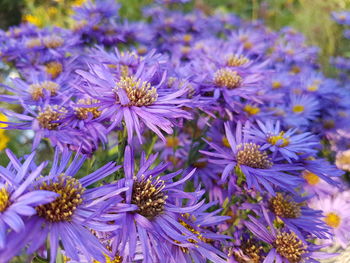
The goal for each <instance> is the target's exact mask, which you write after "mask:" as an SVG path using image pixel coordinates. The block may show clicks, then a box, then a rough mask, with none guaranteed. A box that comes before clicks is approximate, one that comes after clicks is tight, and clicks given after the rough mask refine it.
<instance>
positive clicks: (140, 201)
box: [131, 178, 168, 220]
mask: <svg viewBox="0 0 350 263" xmlns="http://www.w3.org/2000/svg"><path fill="white" fill-rule="evenodd" d="M164 187H165V184H164V181H163V180H160V179H159V178H157V179H156V180H155V181H152V178H148V179H145V178H142V179H141V180H140V181H134V184H133V186H132V200H131V203H132V204H135V205H137V207H138V210H137V213H139V214H140V215H142V216H144V217H146V218H147V219H149V220H152V219H154V218H155V217H156V216H158V215H160V214H162V213H163V211H164V205H165V202H166V201H165V200H166V199H167V197H168V196H167V195H165V193H164V191H163V189H164Z"/></svg>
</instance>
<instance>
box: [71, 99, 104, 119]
mask: <svg viewBox="0 0 350 263" xmlns="http://www.w3.org/2000/svg"><path fill="white" fill-rule="evenodd" d="M95 103H99V101H98V100H95V99H80V100H78V102H77V104H81V105H91V104H95ZM74 111H75V115H76V116H77V117H78V118H79V119H81V120H85V119H87V118H88V116H89V113H90V114H92V116H93V118H94V119H96V118H98V117H100V115H101V111H99V107H91V108H85V107H76V108H74Z"/></svg>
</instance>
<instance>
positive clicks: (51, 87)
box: [29, 81, 59, 100]
mask: <svg viewBox="0 0 350 263" xmlns="http://www.w3.org/2000/svg"><path fill="white" fill-rule="evenodd" d="M58 89H59V85H58V84H57V83H55V82H52V81H43V82H40V83H36V84H32V85H30V86H29V92H30V93H31V94H32V99H33V100H39V99H40V98H43V97H44V90H46V91H49V92H50V95H51V96H56V95H57V90H58Z"/></svg>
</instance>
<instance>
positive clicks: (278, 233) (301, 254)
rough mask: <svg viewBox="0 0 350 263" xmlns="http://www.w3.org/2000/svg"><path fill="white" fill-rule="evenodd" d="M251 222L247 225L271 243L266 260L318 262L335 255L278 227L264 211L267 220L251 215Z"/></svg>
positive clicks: (267, 262) (270, 262)
mask: <svg viewBox="0 0 350 263" xmlns="http://www.w3.org/2000/svg"><path fill="white" fill-rule="evenodd" d="M249 219H250V222H246V223H245V226H246V227H247V228H248V229H249V230H250V231H251V232H252V233H253V234H254V235H255V237H257V238H259V239H260V240H261V241H264V242H265V243H267V244H269V245H270V250H269V252H268V254H267V255H266V258H265V260H264V262H265V263H273V262H296V263H300V262H304V261H305V260H307V262H310V263H317V262H319V261H317V259H323V258H329V257H332V256H333V255H330V254H327V253H322V252H318V251H317V250H319V249H320V246H316V245H314V244H312V243H308V242H304V241H302V240H301V239H299V238H298V236H297V235H296V234H295V233H294V232H292V231H288V230H285V229H276V228H275V226H274V225H273V224H272V221H271V219H270V218H269V216H268V215H267V213H266V211H264V219H265V220H257V219H256V218H254V217H252V216H250V215H249Z"/></svg>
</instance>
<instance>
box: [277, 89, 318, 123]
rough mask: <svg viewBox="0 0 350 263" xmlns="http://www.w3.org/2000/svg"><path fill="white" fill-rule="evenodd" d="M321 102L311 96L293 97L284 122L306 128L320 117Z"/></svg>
mask: <svg viewBox="0 0 350 263" xmlns="http://www.w3.org/2000/svg"><path fill="white" fill-rule="evenodd" d="M319 109H320V105H319V101H318V100H317V99H316V98H315V97H314V96H311V95H291V97H290V103H289V105H288V108H287V112H288V113H287V116H285V118H284V121H285V122H286V123H287V125H290V126H292V127H295V126H306V125H308V124H309V122H310V121H313V120H315V119H316V117H317V116H318V115H319Z"/></svg>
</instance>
